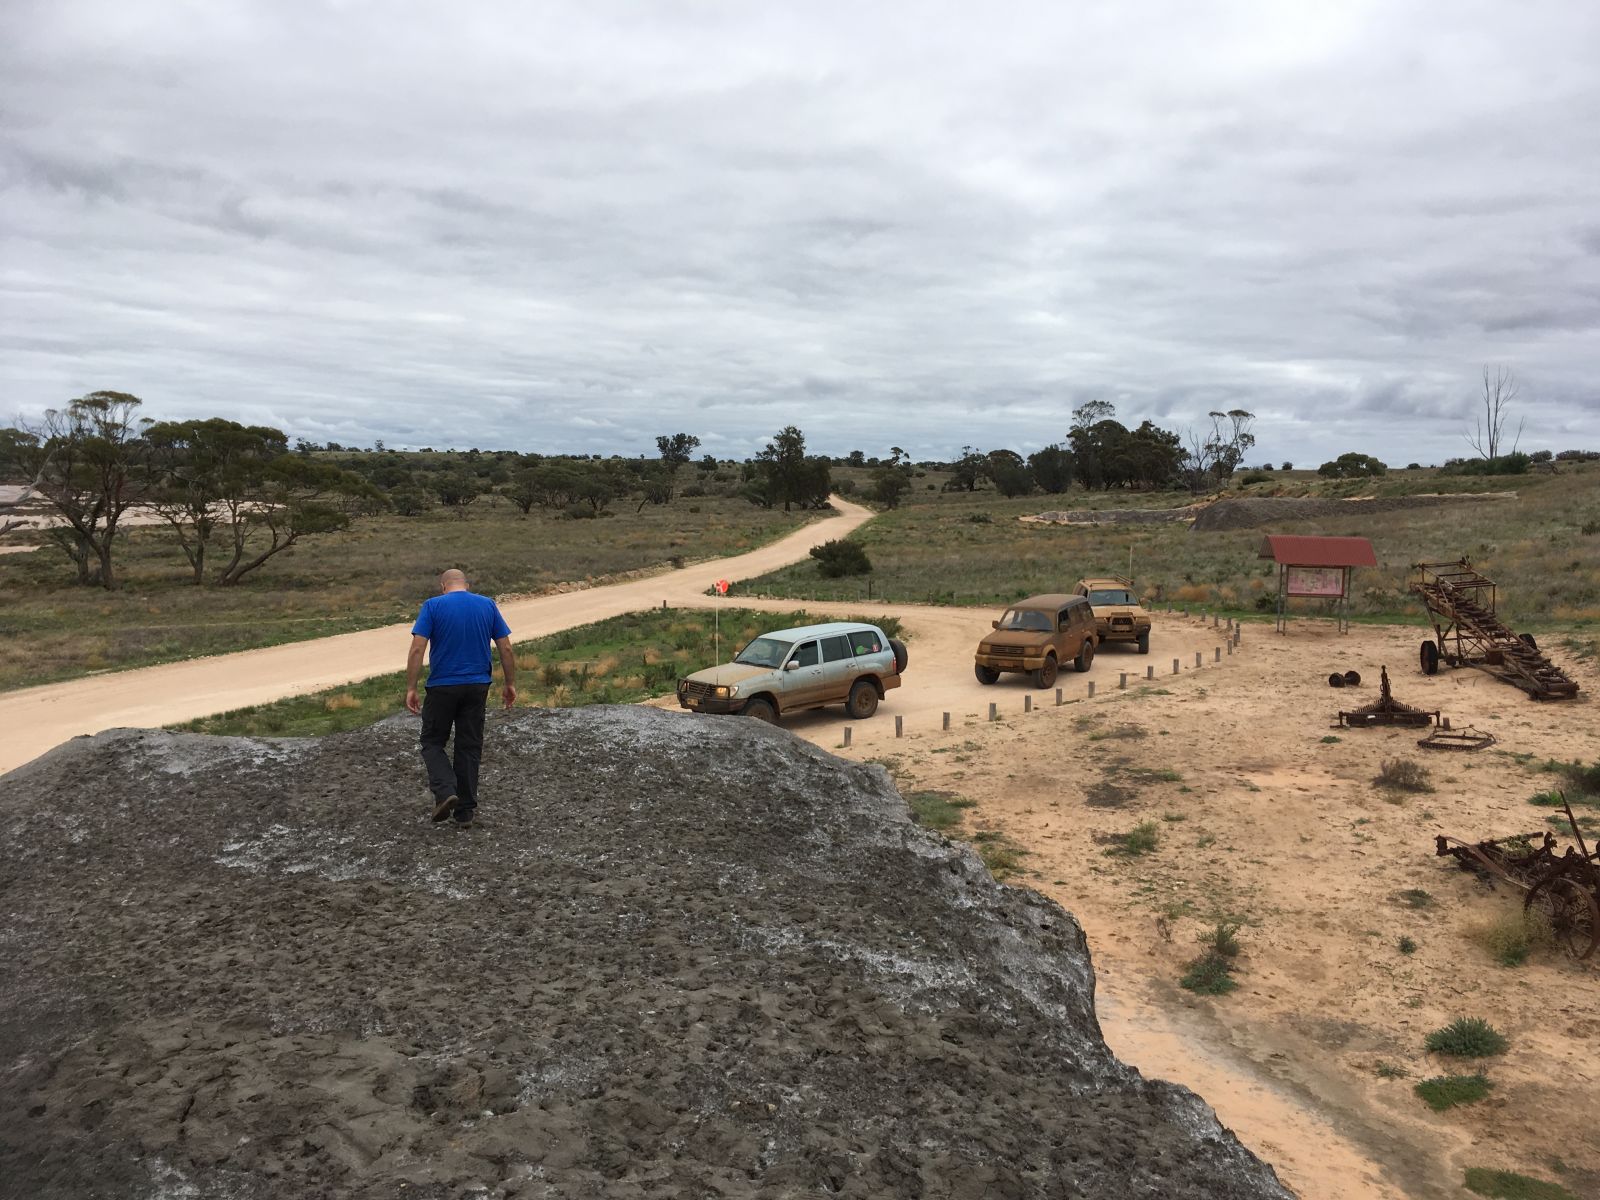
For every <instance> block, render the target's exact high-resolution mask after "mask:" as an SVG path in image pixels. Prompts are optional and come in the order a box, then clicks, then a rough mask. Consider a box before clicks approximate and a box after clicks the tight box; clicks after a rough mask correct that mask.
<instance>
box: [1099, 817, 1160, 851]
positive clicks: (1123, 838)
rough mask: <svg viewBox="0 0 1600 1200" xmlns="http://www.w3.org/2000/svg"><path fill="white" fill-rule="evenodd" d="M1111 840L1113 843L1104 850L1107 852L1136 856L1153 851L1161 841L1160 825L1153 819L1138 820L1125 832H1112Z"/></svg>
mask: <svg viewBox="0 0 1600 1200" xmlns="http://www.w3.org/2000/svg"><path fill="white" fill-rule="evenodd" d="M1111 840H1112V842H1113V845H1112V847H1111V849H1109V850H1107V851H1106V853H1107V854H1115V855H1119V856H1120V857H1123V858H1138V857H1139V856H1140V855H1142V854H1153V853H1155V850H1156V847H1157V846H1158V845H1160V842H1161V827H1160V826H1159V825H1157V824H1156V823H1155V822H1154V821H1140V822H1139V824H1137V825H1135V826H1134V827H1133V828H1132V829H1130V830H1128V832H1127V833H1118V834H1113V835H1112V838H1111Z"/></svg>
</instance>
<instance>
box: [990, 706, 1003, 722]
mask: <svg viewBox="0 0 1600 1200" xmlns="http://www.w3.org/2000/svg"><path fill="white" fill-rule="evenodd" d="M999 719H1000V706H999V705H998V704H995V703H994V702H993V701H990V703H989V720H991V721H998V720H999Z"/></svg>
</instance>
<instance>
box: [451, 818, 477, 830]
mask: <svg viewBox="0 0 1600 1200" xmlns="http://www.w3.org/2000/svg"><path fill="white" fill-rule="evenodd" d="M451 824H453V825H454V826H455V827H456V828H457V829H471V828H472V827H473V826H474V825H476V824H477V820H476V818H473V817H468V818H467V819H466V820H465V821H463V820H461V819H460V818H457V819H456V820H454V821H452V822H451Z"/></svg>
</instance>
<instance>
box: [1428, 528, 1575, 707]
mask: <svg viewBox="0 0 1600 1200" xmlns="http://www.w3.org/2000/svg"><path fill="white" fill-rule="evenodd" d="M1417 572H1418V575H1417V578H1416V579H1415V580H1414V581H1413V582H1412V584H1411V590H1412V591H1413V592H1414V593H1415V594H1416V595H1417V596H1418V597H1419V598H1420V599H1421V600H1422V603H1423V604H1424V605H1426V606H1427V609H1428V619H1429V621H1430V622H1431V623H1432V625H1433V630H1434V634H1435V635H1436V638H1437V640H1435V641H1425V642H1423V643H1422V672H1423V674H1425V675H1435V674H1437V673H1438V671H1439V664H1440V663H1441V662H1443V663H1444V664H1445V665H1446V666H1451V667H1479V668H1481V669H1482V670H1485V671H1488V672H1489V673H1490V674H1491V675H1496V676H1498V677H1499V678H1501V679H1503V680H1505V681H1506V682H1507V683H1509V684H1513V685H1514V686H1516V687H1519V688H1521V689H1522V690H1523V691H1525V692H1527V693H1528V695H1530V696H1532V697H1533V698H1534V699H1535V700H1567V699H1571V698H1572V697H1573V696H1576V695H1577V694H1578V685H1577V684H1576V683H1575V682H1574V681H1573V680H1572V679H1571V678H1569V677H1568V675H1567V674H1566V672H1565V671H1563V670H1561V668H1559V667H1557V666H1556V665H1555V664H1554V663H1552V662H1551V661H1550V660H1549V659H1548V658H1546V657H1545V656H1544V654H1542V653H1541V652H1540V650H1539V645H1538V643H1537V642H1536V641H1535V640H1534V638H1533V635H1532V634H1530V633H1523V634H1518V633H1514V632H1513V631H1512V630H1511V629H1510V628H1509V627H1508V626H1506V625H1505V624H1504V623H1503V622H1502V621H1501V620H1500V618H1499V617H1497V616H1496V615H1495V583H1494V580H1492V579H1490V578H1488V577H1487V576H1485V575H1482V574H1480V573H1479V572H1478V571H1475V570H1473V568H1472V564H1471V563H1469V562H1468V561H1467V560H1466V559H1464V558H1463V559H1461V560H1460V561H1458V562H1447V563H1419V564H1417Z"/></svg>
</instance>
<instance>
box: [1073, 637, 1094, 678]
mask: <svg viewBox="0 0 1600 1200" xmlns="http://www.w3.org/2000/svg"><path fill="white" fill-rule="evenodd" d="M1093 661H1094V639H1093V638H1090V639H1089V640H1088V641H1086V642H1084V643H1083V649H1081V650H1079V651H1078V657H1077V658H1075V659H1073V660H1072V665H1073V666H1074V667H1076V668H1077V669H1078V670H1080V671H1087V670H1088V669H1089V664H1090V663H1092V662H1093Z"/></svg>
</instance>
